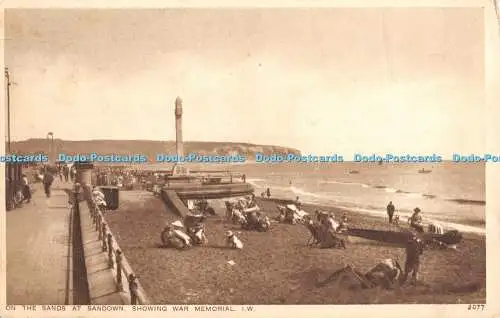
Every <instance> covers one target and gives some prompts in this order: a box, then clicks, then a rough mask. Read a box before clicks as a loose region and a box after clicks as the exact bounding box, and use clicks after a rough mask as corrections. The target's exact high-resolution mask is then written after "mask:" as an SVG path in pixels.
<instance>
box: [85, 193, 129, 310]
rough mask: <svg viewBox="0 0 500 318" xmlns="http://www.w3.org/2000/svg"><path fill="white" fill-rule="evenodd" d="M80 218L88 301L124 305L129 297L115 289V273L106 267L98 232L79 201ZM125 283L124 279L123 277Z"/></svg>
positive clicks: (87, 208) (106, 259)
mask: <svg viewBox="0 0 500 318" xmlns="http://www.w3.org/2000/svg"><path fill="white" fill-rule="evenodd" d="M80 220H81V227H82V241H83V251H84V254H85V266H86V268H87V282H88V286H89V294H90V302H91V304H93V305H125V304H129V303H130V299H129V298H130V297H128V296H127V293H125V292H117V291H116V281H115V278H114V277H115V275H116V273H115V272H114V271H113V270H112V269H110V268H108V256H107V254H106V253H105V252H103V251H102V243H101V241H100V240H99V232H98V231H96V230H95V224H94V223H93V222H92V219H91V217H90V211H89V207H88V205H87V203H86V202H81V203H80ZM123 282H124V284H125V285H126V284H127V283H126V280H125V279H123Z"/></svg>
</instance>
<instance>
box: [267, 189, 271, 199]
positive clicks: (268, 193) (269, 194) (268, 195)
mask: <svg viewBox="0 0 500 318" xmlns="http://www.w3.org/2000/svg"><path fill="white" fill-rule="evenodd" d="M266 194H267V198H268V199H269V198H271V189H270V188H267V190H266Z"/></svg>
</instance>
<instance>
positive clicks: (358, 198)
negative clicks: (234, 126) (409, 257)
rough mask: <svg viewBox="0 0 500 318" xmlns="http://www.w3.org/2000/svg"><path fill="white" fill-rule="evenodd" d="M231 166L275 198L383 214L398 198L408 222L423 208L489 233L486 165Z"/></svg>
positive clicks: (436, 218) (426, 213)
mask: <svg viewBox="0 0 500 318" xmlns="http://www.w3.org/2000/svg"><path fill="white" fill-rule="evenodd" d="M421 169H425V170H428V171H430V172H428V173H419V170H421ZM231 170H232V171H237V172H242V173H245V174H246V178H247V182H249V183H251V184H253V185H254V187H255V188H256V192H257V194H260V193H262V192H263V191H265V190H266V189H267V188H270V190H271V195H272V196H273V197H279V198H289V199H291V200H292V199H295V198H296V197H297V196H298V197H299V198H300V200H301V201H302V202H304V203H312V204H318V205H325V206H334V207H339V208H344V209H348V210H351V211H356V212H360V213H365V214H370V215H374V216H379V217H387V214H386V206H387V204H388V203H389V201H392V202H393V204H394V205H395V207H396V214H399V215H400V220H401V221H403V222H406V220H407V218H408V217H409V216H410V215H411V213H412V211H413V209H414V208H416V207H418V208H420V209H421V210H422V216H423V218H424V221H427V222H439V223H440V224H442V225H443V226H444V227H445V228H448V229H457V230H460V231H465V232H474V233H478V234H485V205H486V199H485V196H486V194H485V193H486V187H485V165H484V163H453V162H449V161H445V162H441V163H433V164H425V165H422V164H408V163H404V164H402V163H396V164H389V163H383V164H378V163H373V164H372V163H353V162H343V163H316V164H312V163H307V164H303V163H302V164H298V163H296V164H284V163H279V164H269V163H251V164H244V165H238V166H233V167H232V168H231Z"/></svg>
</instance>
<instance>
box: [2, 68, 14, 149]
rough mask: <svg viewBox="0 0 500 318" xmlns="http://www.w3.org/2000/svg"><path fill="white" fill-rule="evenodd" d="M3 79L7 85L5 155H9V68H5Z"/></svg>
mask: <svg viewBox="0 0 500 318" xmlns="http://www.w3.org/2000/svg"><path fill="white" fill-rule="evenodd" d="M4 72H5V79H6V81H7V82H6V84H7V93H6V95H7V153H8V154H10V85H11V84H12V83H11V82H10V74H9V68H8V67H5V70H4Z"/></svg>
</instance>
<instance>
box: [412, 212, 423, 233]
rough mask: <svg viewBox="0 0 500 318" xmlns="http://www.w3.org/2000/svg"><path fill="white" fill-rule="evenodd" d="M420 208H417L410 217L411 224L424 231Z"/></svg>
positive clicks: (421, 231) (419, 230)
mask: <svg viewBox="0 0 500 318" xmlns="http://www.w3.org/2000/svg"><path fill="white" fill-rule="evenodd" d="M420 212H421V211H420V209H419V208H415V209H414V210H413V214H412V216H411V217H410V226H411V227H412V228H414V229H415V230H417V231H418V232H420V233H423V232H424V226H423V225H422V215H421V214H420Z"/></svg>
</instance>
